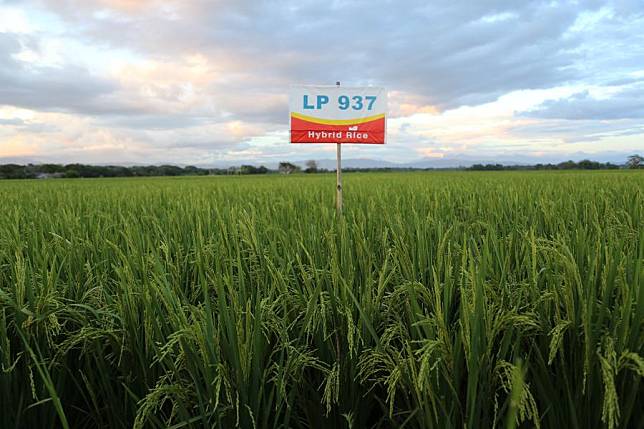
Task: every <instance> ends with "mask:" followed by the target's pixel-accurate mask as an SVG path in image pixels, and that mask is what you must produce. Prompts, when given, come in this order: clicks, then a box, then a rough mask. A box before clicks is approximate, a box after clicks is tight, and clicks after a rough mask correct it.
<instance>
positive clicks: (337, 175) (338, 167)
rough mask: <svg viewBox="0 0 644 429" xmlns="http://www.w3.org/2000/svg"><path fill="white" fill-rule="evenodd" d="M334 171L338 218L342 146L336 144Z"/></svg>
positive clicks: (340, 208)
mask: <svg viewBox="0 0 644 429" xmlns="http://www.w3.org/2000/svg"><path fill="white" fill-rule="evenodd" d="M335 85H336V86H340V82H336V83H335ZM336 148H337V150H336V163H337V165H336V170H335V181H336V194H335V209H336V212H337V214H338V216H340V215H342V144H340V143H336Z"/></svg>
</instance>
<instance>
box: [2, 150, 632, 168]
mask: <svg viewBox="0 0 644 429" xmlns="http://www.w3.org/2000/svg"><path fill="white" fill-rule="evenodd" d="M629 155H632V153H623V152H608V151H607V152H600V153H585V152H576V153H573V154H569V155H563V156H555V155H548V156H543V157H534V156H526V155H516V154H512V155H491V156H480V157H479V156H471V155H458V156H455V157H453V158H419V159H418V160H415V161H409V162H392V161H385V160H381V159H370V158H349V159H343V160H342V167H343V168H354V169H360V168H419V169H425V168H458V167H470V166H472V165H474V164H503V165H534V164H538V163H541V164H548V163H551V164H558V163H560V162H563V161H567V160H569V159H570V160H573V161H576V162H578V161H581V160H583V159H590V160H592V161H598V162H610V163H613V164H619V165H621V164H624V163H625V162H626V159H627V158H628V156H629ZM282 161H288V162H291V163H293V164H296V165H299V166H301V167H304V166H305V164H306V162H307V161H308V159H300V160H290V159H284V160H282ZM75 162H80V163H85V164H93V163H87V162H84V161H74V160H69V161H63V160H60V159H50V158H48V157H4V158H3V157H0V164H22V165H26V164H44V163H56V164H67V163H69V164H71V163H75ZM279 162H280V161H275V160H267V161H262V160H234V161H218V162H214V163H213V162H211V163H195V164H186V163H176V162H165V163H164V162H151V163H141V162H123V161H120V162H119V161H114V162H101V163H100V164H95V165H123V166H128V167H131V166H137V165H150V164H152V165H162V164H170V165H179V166H186V165H195V166H197V167H201V168H226V167H231V166H239V165H254V166H259V165H264V166H266V167H268V168H270V169H276V168H277V166H278V164H279ZM316 162H317V164H318V168H325V169H328V170H334V169H335V166H336V161H335V159H317V160H316Z"/></svg>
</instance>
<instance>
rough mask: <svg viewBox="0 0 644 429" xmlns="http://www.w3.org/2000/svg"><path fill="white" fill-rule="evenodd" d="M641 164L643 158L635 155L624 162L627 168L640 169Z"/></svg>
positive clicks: (643, 160)
mask: <svg viewBox="0 0 644 429" xmlns="http://www.w3.org/2000/svg"><path fill="white" fill-rule="evenodd" d="M643 164H644V158H642V157H641V156H639V155H637V154H635V155H631V156H629V157H628V161H626V166H627V167H628V168H642V166H643Z"/></svg>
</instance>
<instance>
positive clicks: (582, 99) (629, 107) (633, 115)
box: [519, 83, 644, 123]
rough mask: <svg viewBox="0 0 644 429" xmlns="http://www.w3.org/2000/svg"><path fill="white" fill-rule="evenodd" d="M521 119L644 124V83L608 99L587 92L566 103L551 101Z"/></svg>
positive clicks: (571, 98)
mask: <svg viewBox="0 0 644 429" xmlns="http://www.w3.org/2000/svg"><path fill="white" fill-rule="evenodd" d="M519 116H524V117H532V118H541V119H569V120H617V119H639V120H641V121H642V122H643V123H644V83H643V84H640V85H636V86H634V87H630V88H628V89H626V90H624V91H622V92H619V93H617V94H615V95H613V96H611V97H610V98H607V99H597V98H594V97H592V96H591V95H590V93H589V92H588V91H584V92H580V93H577V94H574V95H573V96H572V97H568V98H565V99H560V100H549V101H546V102H544V103H543V104H541V105H540V106H538V107H537V108H536V109H535V110H532V111H529V112H523V113H521V114H520V115H519Z"/></svg>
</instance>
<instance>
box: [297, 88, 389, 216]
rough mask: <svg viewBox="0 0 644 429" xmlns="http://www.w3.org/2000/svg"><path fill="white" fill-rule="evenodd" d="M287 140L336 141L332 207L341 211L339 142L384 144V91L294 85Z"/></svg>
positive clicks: (307, 142)
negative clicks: (334, 190)
mask: <svg viewBox="0 0 644 429" xmlns="http://www.w3.org/2000/svg"><path fill="white" fill-rule="evenodd" d="M289 107H290V123H291V143H304V144H309V143H335V144H336V157H337V160H336V162H337V166H336V209H337V212H338V215H340V214H341V213H342V145H343V144H345V143H354V144H385V139H386V135H387V132H386V127H387V122H386V113H387V92H386V91H385V90H384V88H378V87H342V88H341V87H340V82H336V84H335V86H310V85H294V86H292V87H291V91H290V94H289Z"/></svg>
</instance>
